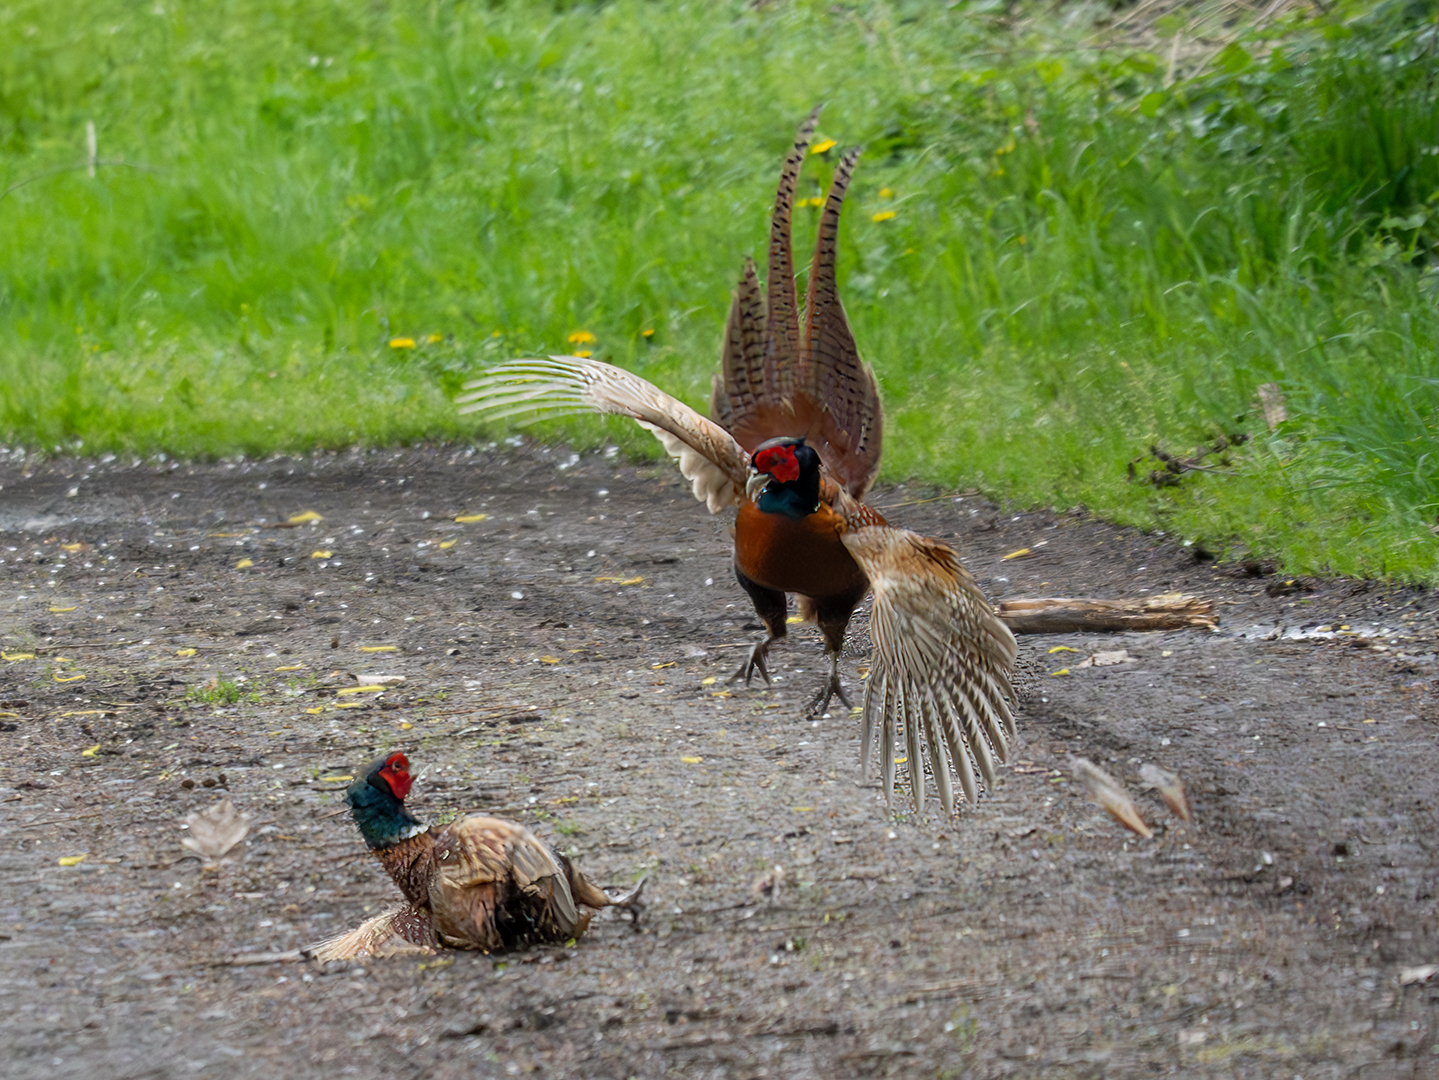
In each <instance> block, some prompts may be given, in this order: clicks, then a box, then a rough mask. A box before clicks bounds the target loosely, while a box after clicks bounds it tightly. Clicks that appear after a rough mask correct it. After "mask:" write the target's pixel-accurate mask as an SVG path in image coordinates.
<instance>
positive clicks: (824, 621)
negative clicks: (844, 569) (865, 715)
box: [799, 583, 869, 716]
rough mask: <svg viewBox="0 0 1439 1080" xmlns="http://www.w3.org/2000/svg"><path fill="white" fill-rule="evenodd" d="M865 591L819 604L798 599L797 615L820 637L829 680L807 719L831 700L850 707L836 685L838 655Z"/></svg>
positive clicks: (807, 599) (818, 712)
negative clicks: (810, 621) (815, 628)
mask: <svg viewBox="0 0 1439 1080" xmlns="http://www.w3.org/2000/svg"><path fill="white" fill-rule="evenodd" d="M868 591H869V585H868V583H865V584H864V586H863V587H861V588H859V589H857V590H853V591H851V592H849V593H846V594H844V595H842V596H829V597H825V598H824V599H821V600H811V599H810V598H809V597H801V598H800V602H799V604H800V611H801V612H802V613H803V614H804V615H805V617H806V618H809V619H813V620H814V621H815V622H817V623H818V624H819V631H820V633H821V634H823V635H824V651H825V653H826V654H827V655H828V656H829V679H828V680H827V681H826V682H825V684H824V686H823V688H821V690H820V691H819V693H817V694H815V696H814V698H813V699H812V700H811V701H810V703H809V714H810V715H811V716H822V715H824V712H825V710H826V709H828V708H829V703H830V700H831V699H832V698H835V697H838V698H839V699H840V701H842V702H844V704H845V707H846V708H852V707H853V704H852V702H851V701H850V700H849V695H848V694H846V693H845V692H844V687H843V686H841V685H840V681H839V654H840V653H841V652H842V651H843V650H844V632H845V629H846V628H847V627H848V626H849V619H850V616H851V615H853V614H854V609H855V606H856V605H857V604H858V603H859V602H860V601H861V600H863V599H864V594H865V593H866V592H868Z"/></svg>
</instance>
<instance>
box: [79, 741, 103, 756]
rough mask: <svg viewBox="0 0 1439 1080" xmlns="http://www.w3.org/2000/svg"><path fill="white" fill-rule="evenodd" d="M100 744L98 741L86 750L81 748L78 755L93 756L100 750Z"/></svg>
mask: <svg viewBox="0 0 1439 1080" xmlns="http://www.w3.org/2000/svg"><path fill="white" fill-rule="evenodd" d="M100 746H101V744H100V743H96V744H95V745H94V746H92V747H90V749H88V750H81V751H80V756H81V757H94V756H95V755H96V754H98V753H99V752H100Z"/></svg>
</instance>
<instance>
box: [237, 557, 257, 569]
mask: <svg viewBox="0 0 1439 1080" xmlns="http://www.w3.org/2000/svg"><path fill="white" fill-rule="evenodd" d="M254 565H255V563H254V560H252V559H241V560H240V561H239V562H237V563H236V564H235V569H236V570H248V569H250V567H252V566H254Z"/></svg>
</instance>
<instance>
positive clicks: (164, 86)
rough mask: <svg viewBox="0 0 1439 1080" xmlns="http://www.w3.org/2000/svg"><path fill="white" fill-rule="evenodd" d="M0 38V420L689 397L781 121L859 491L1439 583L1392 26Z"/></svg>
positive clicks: (1431, 167) (1317, 12)
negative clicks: (568, 371)
mask: <svg viewBox="0 0 1439 1080" xmlns="http://www.w3.org/2000/svg"><path fill="white" fill-rule="evenodd" d="M0 40H5V41H6V42H7V43H8V45H7V48H6V49H5V50H3V52H0V441H4V442H6V443H10V444H21V445H24V446H26V447H28V448H30V449H32V450H35V449H38V450H41V451H43V452H45V453H50V452H53V451H54V450H56V449H57V448H59V449H62V450H65V451H78V452H81V453H87V454H88V453H94V454H103V453H106V452H114V453H136V454H140V453H147V454H153V453H159V452H163V453H166V454H180V455H199V456H206V455H210V456H217V455H229V454H234V453H240V452H243V453H248V454H256V455H259V454H267V453H271V452H273V451H276V450H286V449H288V450H293V449H309V448H313V447H315V446H316V445H319V446H327V447H333V446H340V445H345V444H350V443H356V442H359V443H402V442H408V441H413V440H451V439H456V438H472V437H474V436H475V429H474V428H472V427H470V426H468V424H467V423H466V422H464V421H462V420H461V418H460V417H458V416H457V415H456V414H455V412H454V410H453V408H452V407H451V405H450V398H451V396H452V395H453V392H454V390H455V388H456V387H457V386H458V385H459V384H460V382H462V381H463V380H464V379H465V378H466V377H467V376H469V375H471V374H472V373H473V372H474V371H475V370H476V369H478V368H480V367H482V366H484V365H485V364H486V363H489V362H492V361H497V360H502V359H507V358H509V357H513V356H518V355H527V354H528V355H534V354H542V353H546V352H568V351H576V352H581V353H591V354H593V355H594V356H597V357H600V358H602V359H606V360H611V361H613V362H615V363H618V364H621V365H623V366H625V367H628V368H631V369H634V370H636V371H638V372H639V373H641V374H643V375H644V376H645V377H646V378H648V379H650V380H652V381H654V382H656V383H657V384H659V385H661V386H664V387H665V388H667V389H669V390H671V391H672V392H675V393H677V394H679V395H680V396H682V397H684V398H686V399H687V400H689V401H691V402H693V403H699V402H701V401H702V400H703V399H704V398H705V397H706V396H707V393H708V379H709V374H710V372H711V371H712V370H713V368H714V364H715V359H716V357H717V356H718V349H719V342H720V335H721V329H722V326H723V321H724V316H725V312H726V310H727V308H728V305H729V297H730V291H731V289H732V287H733V285H734V283H735V280H736V278H737V275H738V273H739V270H740V267H741V264H742V260H743V258H744V256H745V255H747V254H754V253H757V252H761V251H762V250H763V245H764V242H765V241H764V237H765V227H766V222H767V216H768V208H769V204H770V200H771V198H772V196H773V188H772V178H771V176H770V173H771V170H772V166H773V162H774V161H775V160H777V157H778V156H779V155H781V154H782V153H783V150H784V148H785V146H786V145H787V144H788V140H789V137H790V134H791V133H792V132H793V130H794V126H795V124H796V123H797V121H798V119H799V118H800V117H802V116H804V115H805V114H806V113H807V112H808V111H809V109H810V108H811V107H812V106H813V105H814V104H815V103H816V102H820V101H824V102H827V108H826V111H825V114H824V127H823V128H822V129H821V131H820V132H819V133H818V136H817V140H818V141H817V142H816V144H815V149H816V150H817V151H819V152H817V153H815V154H813V155H812V156H811V158H810V160H809V162H808V164H807V166H806V169H805V172H804V175H803V178H802V190H801V191H800V193H799V195H800V197H801V201H803V202H804V203H805V205H804V206H802V207H801V209H800V212H799V214H798V218H799V220H798V222H797V231H798V233H799V235H798V236H797V237H796V242H797V244H798V245H799V246H800V247H801V248H803V247H805V246H807V244H808V243H809V240H808V237H807V236H806V235H805V234H806V232H807V231H809V230H812V229H813V227H814V226H813V221H814V219H815V217H816V215H817V213H818V211H817V207H816V206H815V205H814V204H816V203H817V202H818V201H819V200H818V196H819V195H820V193H821V192H822V191H823V190H824V185H825V184H826V183H827V182H828V180H829V177H830V174H831V171H832V170H833V168H834V165H835V163H836V161H837V160H838V155H839V154H840V153H841V152H842V151H843V149H844V147H846V146H847V145H850V144H853V143H862V144H864V145H865V147H866V153H865V157H864V158H863V159H862V161H861V163H860V167H859V171H858V173H857V176H856V181H855V186H854V188H853V190H852V192H851V205H850V209H849V211H848V216H847V218H846V221H845V223H844V226H843V229H842V234H841V265H840V282H841V289H842V291H843V294H844V296H845V299H846V303H847V305H848V308H849V313H850V317H851V320H852V321H853V324H854V328H855V332H856V336H857V338H858V340H859V342H860V343H861V347H862V349H863V351H864V353H865V355H866V358H867V359H868V360H870V361H871V362H872V363H873V364H874V366H875V368H876V371H877V373H878V376H879V379H880V383H881V389H882V391H883V393H884V396H885V401H886V404H887V408H888V417H889V418H888V425H889V427H890V430H891V432H893V434H894V436H895V437H894V438H893V439H891V440H890V442H889V444H890V446H891V447H893V448H894V452H893V453H892V454H891V455H890V456H889V457H888V459H887V461H886V468H887V475H888V476H889V477H890V478H891V479H896V480H898V479H905V478H908V477H919V478H921V479H925V480H929V481H933V482H935V483H939V484H943V485H948V486H961V487H978V488H980V489H982V490H983V491H985V492H986V493H989V494H992V495H998V496H1005V497H1008V498H1011V499H1014V500H1016V501H1018V502H1019V503H1022V504H1026V505H1050V506H1055V507H1058V508H1062V509H1068V508H1070V507H1073V506H1076V505H1083V506H1085V507H1087V508H1088V509H1090V510H1091V511H1093V512H1095V513H1098V514H1102V515H1104V516H1107V517H1109V518H1112V519H1114V520H1117V521H1121V522H1127V523H1134V524H1139V525H1142V526H1144V527H1146V528H1158V529H1163V530H1165V531H1166V532H1169V533H1178V534H1180V535H1181V536H1183V537H1185V538H1187V539H1192V540H1195V541H1196V542H1202V543H1203V544H1204V545H1205V546H1206V547H1207V548H1208V549H1209V550H1212V551H1214V552H1216V553H1218V554H1220V555H1221V556H1222V555H1226V554H1239V553H1241V552H1244V551H1248V552H1249V553H1250V554H1253V555H1257V556H1267V557H1277V558H1279V559H1280V560H1281V561H1282V563H1283V564H1284V565H1285V567H1286V568H1287V569H1289V570H1291V571H1294V572H1314V571H1335V572H1346V573H1356V574H1389V575H1393V576H1396V577H1400V578H1405V579H1411V580H1430V581H1433V580H1439V571H1436V569H1435V567H1436V565H1439V560H1436V558H1435V556H1436V553H1439V552H1436V547H1439V541H1436V539H1435V537H1434V535H1433V534H1432V533H1431V532H1430V530H1429V527H1430V526H1431V525H1433V524H1434V523H1435V521H1436V517H1439V456H1436V455H1434V454H1433V453H1432V451H1431V447H1432V445H1433V440H1434V435H1435V432H1434V426H1435V421H1434V417H1435V413H1436V406H1439V348H1436V343H1439V309H1436V299H1439V264H1436V263H1435V261H1434V251H1435V245H1436V241H1439V153H1436V147H1439V102H1436V95H1439V89H1436V88H1439V79H1436V64H1439V60H1436V56H1439V50H1436V24H1435V16H1434V11H1433V9H1432V7H1426V6H1423V5H1413V4H1407V3H1399V2H1393V3H1387V2H1386V3H1376V2H1373V0H1358V2H1353V0H1338V2H1336V3H1326V4H1323V5H1320V4H1315V5H1313V6H1312V7H1311V6H1306V5H1303V4H1290V3H1280V4H1278V5H1272V4H1268V3H1265V4H1256V5H1254V6H1252V7H1250V6H1246V5H1245V4H1243V3H1241V4H1230V5H1222V6H1221V5H1217V4H1213V3H1203V2H1201V3H1192V4H1184V3H1178V2H1166V3H1160V4H1146V5H1138V6H1136V7H1133V8H1129V9H1124V10H1122V11H1115V10H1113V9H1111V8H1110V7H1108V6H1107V5H1085V4H1065V5H1060V6H1058V7H1055V6H1040V5H1030V4H1025V3H1019V4H1012V5H1007V6H1004V7H1001V6H999V5H996V4H994V3H992V2H989V0H975V2H971V3H959V4H954V5H938V4H918V3H912V2H900V0H895V2H881V0H861V2H859V3H857V4H850V5H844V6H842V7H834V6H832V5H829V4H821V3H803V2H792V3H779V4H764V5H752V4H747V3H740V2H738V0H734V2H730V3H721V4H714V3H698V2H694V0H660V2H641V0H617V2H615V3H611V4H602V5H590V4H576V5H568V4H564V5H531V4H512V5H502V4H485V5H479V4H459V3H453V2H447V0H440V2H437V3H433V4H424V5H419V4H404V3H395V4H388V5H361V6H354V5H325V6H320V7H316V6H315V5H313V4H302V3H300V2H298V0H235V2H234V3H231V4H228V5H225V6H223V7H207V6H204V5H200V6H191V5H180V4H174V5H171V4H167V5H163V6H161V5H156V6H154V7H153V8H146V9H145V10H144V11H143V12H142V11H140V10H139V9H138V8H136V7H135V6H134V5H132V4H128V3H121V2H120V0H95V2H93V3H90V4H86V5H84V6H83V8H82V9H75V8H72V7H70V6H68V5H57V4H45V3H41V2H40V0H15V2H12V3H9V4H6V5H3V7H0ZM831 140H834V144H833V145H829V143H830V141H831ZM822 147H827V148H825V149H822V150H821V148H822ZM1265 386H1272V387H1274V388H1276V392H1278V393H1280V394H1282V395H1283V396H1284V398H1285V400H1286V402H1287V418H1286V419H1285V421H1284V422H1283V423H1280V424H1278V425H1277V426H1275V427H1274V428H1273V429H1272V430H1271V429H1270V427H1269V426H1268V425H1267V424H1266V423H1265V421H1264V417H1263V410H1262V409H1261V405H1260V402H1259V400H1258V399H1257V395H1258V393H1259V388H1261V387H1265ZM537 430H539V431H540V432H541V433H543V434H545V435H546V436H552V437H557V438H564V439H568V440H570V441H571V442H572V443H574V444H575V445H577V446H581V447H589V446H595V445H599V444H601V443H602V441H604V440H613V441H617V442H619V443H620V444H621V445H622V446H623V447H624V448H625V449H626V450H627V451H629V452H633V453H645V454H647V453H651V452H653V451H652V448H651V447H650V446H649V445H648V443H647V441H646V439H647V437H645V436H643V435H642V434H635V433H631V432H629V431H626V430H621V429H620V428H618V427H616V428H613V429H610V428H606V427H603V426H601V425H600V424H599V423H598V422H597V421H594V420H591V419H580V420H568V421H563V422H560V423H557V424H556V425H554V426H548V427H542V428H539V429H537ZM1236 431H1239V432H1245V433H1248V434H1249V435H1251V436H1253V438H1252V439H1251V441H1250V442H1249V443H1247V444H1246V445H1245V446H1244V447H1243V448H1242V452H1240V453H1236V454H1234V455H1232V459H1231V466H1232V468H1231V470H1227V473H1228V474H1226V475H1217V474H1207V473H1204V472H1201V471H1194V472H1192V473H1188V474H1186V475H1185V476H1184V479H1183V482H1182V483H1179V484H1172V485H1164V486H1162V487H1157V486H1155V485H1150V484H1131V483H1129V482H1128V480H1127V470H1126V464H1127V463H1128V462H1129V461H1131V460H1132V459H1133V458H1134V457H1135V456H1136V455H1138V454H1143V453H1144V452H1145V450H1146V448H1148V447H1150V446H1155V445H1158V446H1164V447H1192V446H1197V445H1200V444H1202V443H1204V442H1205V441H1208V440H1211V439H1212V438H1213V437H1214V433H1215V432H1224V433H1226V434H1228V433H1232V432H1236ZM487 437H488V433H487Z"/></svg>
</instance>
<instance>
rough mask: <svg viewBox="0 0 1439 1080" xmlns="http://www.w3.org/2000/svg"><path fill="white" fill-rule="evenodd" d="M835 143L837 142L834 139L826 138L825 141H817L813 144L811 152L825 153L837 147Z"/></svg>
mask: <svg viewBox="0 0 1439 1080" xmlns="http://www.w3.org/2000/svg"><path fill="white" fill-rule="evenodd" d="M835 145H836V143H835V141H834V140H833V139H825V140H824V141H823V142H817V143H815V144H814V145H813V146H811V147H810V149H809V152H810V153H811V154H823V153H826V152H827V151H830V150H833V149H834V148H835Z"/></svg>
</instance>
